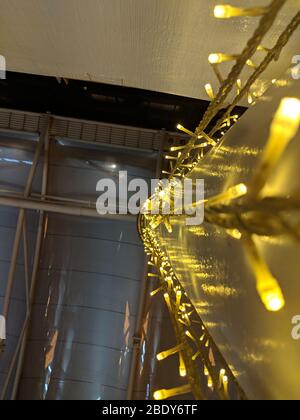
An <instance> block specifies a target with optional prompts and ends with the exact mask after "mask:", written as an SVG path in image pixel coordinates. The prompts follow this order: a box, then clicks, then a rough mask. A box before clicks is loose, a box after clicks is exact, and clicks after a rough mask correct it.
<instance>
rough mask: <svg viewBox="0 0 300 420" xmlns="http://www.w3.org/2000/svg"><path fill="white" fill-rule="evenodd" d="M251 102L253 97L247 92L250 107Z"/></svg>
mask: <svg viewBox="0 0 300 420" xmlns="http://www.w3.org/2000/svg"><path fill="white" fill-rule="evenodd" d="M253 102H254V100H253V96H252V95H251V93H250V92H248V104H250V105H252V104H253Z"/></svg>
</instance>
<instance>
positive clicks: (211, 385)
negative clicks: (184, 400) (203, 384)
mask: <svg viewBox="0 0 300 420" xmlns="http://www.w3.org/2000/svg"><path fill="white" fill-rule="evenodd" d="M207 386H208V388H211V389H212V388H213V387H214V384H213V380H212V378H211V376H209V377H208V378H207Z"/></svg>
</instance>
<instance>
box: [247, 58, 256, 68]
mask: <svg viewBox="0 0 300 420" xmlns="http://www.w3.org/2000/svg"><path fill="white" fill-rule="evenodd" d="M246 64H247V66H249V67H251V68H253V69H257V66H256V65H255V64H254V63H253V61H252V60H250V59H249V60H247V61H246Z"/></svg>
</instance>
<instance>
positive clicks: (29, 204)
mask: <svg viewBox="0 0 300 420" xmlns="http://www.w3.org/2000/svg"><path fill="white" fill-rule="evenodd" d="M0 206H7V207H17V208H21V209H24V210H25V209H26V210H38V211H46V212H49V213H58V214H67V215H69V216H84V217H94V218H97V219H104V220H118V221H120V220H126V221H129V222H135V221H136V216H133V215H131V214H105V215H100V214H99V213H98V212H97V210H96V209H91V208H87V207H77V206H71V205H64V204H57V203H51V202H50V201H40V200H31V199H28V198H19V197H0Z"/></svg>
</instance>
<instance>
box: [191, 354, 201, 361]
mask: <svg viewBox="0 0 300 420" xmlns="http://www.w3.org/2000/svg"><path fill="white" fill-rule="evenodd" d="M200 354H201V352H200V351H197V353H195V354H194V355H193V357H192V360H193V362H194V361H195V360H196V359H197V357H199V356H200Z"/></svg>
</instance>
